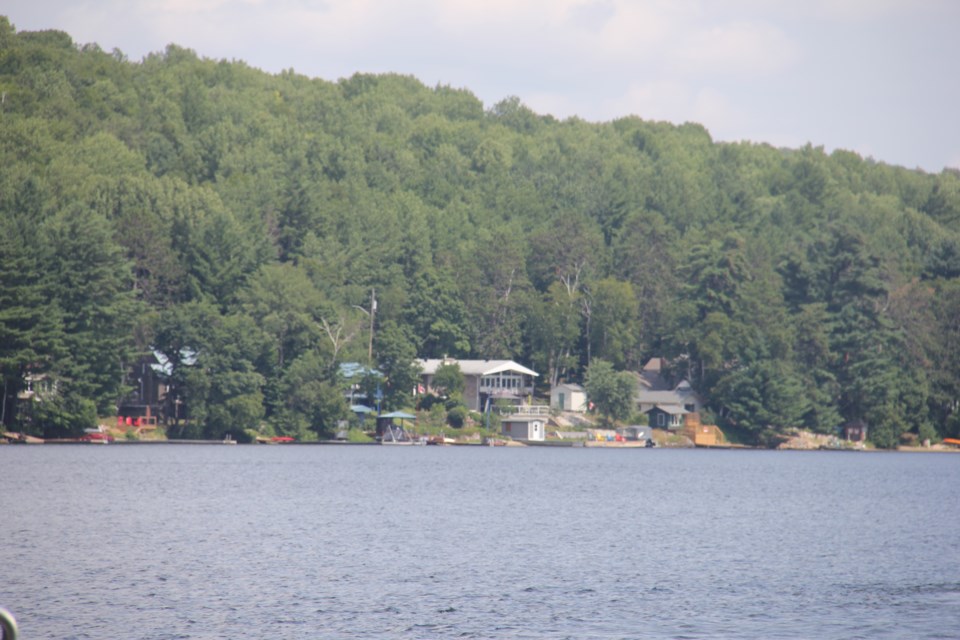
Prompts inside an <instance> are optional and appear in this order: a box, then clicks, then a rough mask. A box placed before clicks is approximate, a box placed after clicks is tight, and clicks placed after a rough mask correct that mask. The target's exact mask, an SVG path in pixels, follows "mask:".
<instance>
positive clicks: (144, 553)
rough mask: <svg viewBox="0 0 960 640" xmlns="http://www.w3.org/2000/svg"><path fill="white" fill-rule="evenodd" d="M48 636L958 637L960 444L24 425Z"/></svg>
mask: <svg viewBox="0 0 960 640" xmlns="http://www.w3.org/2000/svg"><path fill="white" fill-rule="evenodd" d="M0 469H2V470H3V471H4V477H5V479H6V482H5V490H4V491H3V492H0V513H2V514H3V517H2V519H0V534H2V538H3V540H4V544H3V546H2V547H0V606H6V607H7V608H9V609H11V610H12V611H14V613H15V614H16V615H17V618H18V621H19V623H20V627H21V636H22V637H23V638H98V639H101V638H116V639H121V638H122V639H127V638H151V639H161V638H164V639H165V638H264V637H271V638H291V639H292V638H297V639H299V638H326V637H338V638H380V637H382V638H390V637H404V638H447V637H461V638H491V637H497V638H500V637H507V638H509V637H514V638H565V637H569V638H586V637H591V638H594V637H611V638H620V637H665V638H676V637H684V638H699V637H740V638H743V637H747V638H769V637H793V638H801V637H803V638H806V637H818V638H824V637H827V638H829V637H834V638H849V637H891V638H898V637H950V636H951V635H953V634H955V633H956V630H957V629H960V613H958V612H960V607H958V605H960V559H958V558H960V554H957V553H955V552H954V551H953V550H954V549H955V544H956V541H955V536H956V532H957V531H958V530H960V526H958V525H960V510H958V509H957V507H956V504H957V503H956V499H955V496H954V490H955V488H956V487H957V486H958V480H960V456H952V455H936V454H882V453H878V454H857V453H839V452H838V453H827V452H819V453H803V452H761V451H699V450H698V451H676V450H666V449H655V450H629V451H613V450H597V449H562V450H557V449H543V448H529V449H513V448H508V449H503V448H484V447H476V448H468V447H403V448H400V447H323V446H277V447H256V446H236V447H217V446H210V447H186V446H151V447H146V446H126V445H124V446H112V447H89V446H87V447H84V446H42V447H0Z"/></svg>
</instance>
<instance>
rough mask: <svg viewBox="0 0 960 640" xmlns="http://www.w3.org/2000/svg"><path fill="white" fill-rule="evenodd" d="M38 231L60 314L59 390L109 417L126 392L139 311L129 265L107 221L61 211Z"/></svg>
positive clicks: (79, 213) (70, 211)
mask: <svg viewBox="0 0 960 640" xmlns="http://www.w3.org/2000/svg"><path fill="white" fill-rule="evenodd" d="M43 232H44V234H43V238H44V242H45V244H46V246H47V247H48V254H47V255H48V257H47V266H48V268H49V271H48V273H49V284H48V287H49V291H50V294H51V296H52V298H53V300H54V301H55V303H56V305H57V306H58V307H59V309H60V312H61V314H62V318H63V336H64V348H65V352H66V353H67V354H69V355H68V356H67V357H64V358H63V359H61V360H60V362H59V364H58V369H59V370H60V375H61V383H62V388H61V391H62V392H63V393H65V394H67V395H73V394H75V395H77V396H78V397H80V398H87V399H90V400H93V402H94V403H95V404H96V407H97V411H98V412H99V413H100V414H101V415H111V414H112V413H113V412H114V411H115V410H116V403H117V402H118V401H119V400H120V398H121V397H122V396H123V395H125V392H126V389H125V388H124V385H123V378H124V372H125V367H126V364H127V363H129V362H131V361H132V360H133V354H134V341H133V333H132V329H133V327H134V325H135V321H136V319H137V315H138V313H139V312H140V310H141V307H140V306H139V305H138V304H137V302H136V300H135V299H134V294H133V289H132V286H131V280H132V278H131V271H130V265H129V263H128V262H127V261H126V260H125V259H124V257H123V253H122V250H121V249H120V248H119V247H118V246H117V245H116V244H115V243H114V241H113V238H112V233H111V230H110V225H109V223H108V222H107V221H106V220H105V219H104V218H102V217H101V216H98V215H95V214H91V213H90V212H88V211H84V210H79V209H75V208H74V209H69V210H66V211H63V212H61V213H59V214H58V215H56V216H55V217H53V218H51V219H50V220H49V221H47V223H46V224H45V225H44V228H43Z"/></svg>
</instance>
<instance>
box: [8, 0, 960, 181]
mask: <svg viewBox="0 0 960 640" xmlns="http://www.w3.org/2000/svg"><path fill="white" fill-rule="evenodd" d="M0 15H6V16H7V17H8V18H9V19H10V22H11V23H13V25H14V26H15V27H16V29H17V30H18V31H35V30H41V29H59V30H62V31H65V32H67V33H68V34H70V36H71V37H72V38H73V40H74V42H76V43H78V44H87V43H96V44H98V45H99V46H100V47H101V48H102V49H104V50H106V51H113V50H114V49H118V50H120V51H121V52H123V53H124V54H125V55H126V56H127V58H128V59H129V60H131V61H139V60H141V59H142V58H143V57H144V56H145V55H147V54H149V53H153V52H159V51H163V49H164V48H165V47H166V46H167V45H168V44H176V45H179V46H181V47H187V48H190V49H193V50H194V51H195V52H196V53H197V54H198V55H200V56H202V57H206V58H213V59H217V60H221V59H225V60H242V61H244V62H246V63H247V64H249V65H250V66H253V67H257V68H259V69H262V70H264V71H267V72H270V73H278V72H280V71H284V70H289V69H293V70H294V71H296V72H297V73H301V74H304V75H307V76H310V77H318V78H323V79H326V80H331V81H336V80H338V79H340V78H346V77H349V76H351V75H353V74H354V73H357V72H363V73H386V72H394V73H401V74H407V75H412V76H415V77H416V78H418V79H419V80H421V81H422V82H423V83H424V84H426V85H427V86H431V87H432V86H436V85H438V84H439V85H448V86H451V87H455V88H463V89H467V90H469V91H471V92H472V93H473V94H474V95H476V96H477V97H478V98H479V99H481V100H482V101H483V103H484V105H485V106H486V107H487V108H489V107H491V106H493V105H494V104H496V103H497V102H499V101H500V100H502V99H504V98H507V97H510V96H517V97H518V98H519V99H520V101H521V102H522V103H523V104H525V105H526V106H528V107H529V108H530V109H532V110H533V111H535V112H537V113H540V114H551V115H553V116H555V117H557V118H560V119H566V118H568V117H573V116H576V117H579V118H582V119H584V120H588V121H591V122H606V121H610V120H613V119H616V118H619V117H623V116H629V115H636V116H639V117H641V118H643V119H645V120H663V121H668V122H673V123H676V124H681V123H683V122H698V123H700V124H702V125H703V126H705V127H706V128H707V130H708V131H709V132H710V134H711V136H712V137H713V139H714V140H717V141H729V142H734V141H741V140H748V141H751V142H757V143H769V144H772V145H774V146H777V147H790V148H797V147H801V146H803V145H805V144H808V143H810V144H812V145H813V146H815V147H820V146H822V147H824V149H825V150H826V151H827V152H831V151H833V150H835V149H846V150H849V151H854V152H856V153H858V154H860V155H861V156H863V157H864V158H873V159H874V160H876V161H878V162H885V163H888V164H894V165H900V166H904V167H907V168H909V169H915V168H919V169H922V170H924V171H927V172H930V173H939V172H940V171H941V170H943V169H944V168H945V167H950V168H955V169H960V73H958V62H960V37H958V36H957V29H958V28H960V2H958V1H957V0H394V1H390V0H4V2H3V3H2V5H0Z"/></svg>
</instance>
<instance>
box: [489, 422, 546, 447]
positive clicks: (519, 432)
mask: <svg viewBox="0 0 960 640" xmlns="http://www.w3.org/2000/svg"><path fill="white" fill-rule="evenodd" d="M544 425H545V423H544V419H543V418H541V417H539V416H509V417H505V418H503V419H502V420H501V421H500V433H502V434H503V435H505V436H510V437H511V438H513V439H514V440H528V441H529V440H533V441H535V442H542V441H543V439H544V433H545V431H544Z"/></svg>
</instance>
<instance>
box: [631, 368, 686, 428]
mask: <svg viewBox="0 0 960 640" xmlns="http://www.w3.org/2000/svg"><path fill="white" fill-rule="evenodd" d="M662 369H663V358H651V359H650V361H649V362H647V364H646V365H645V366H644V367H643V371H641V372H640V373H639V374H637V394H636V397H635V398H636V402H637V405H638V408H639V410H640V412H641V413H647V412H648V411H650V410H651V409H653V408H654V407H657V406H659V407H678V408H681V409H683V410H684V411H686V412H687V413H699V412H700V411H701V410H702V409H703V400H702V399H701V398H700V395H699V394H698V393H697V392H696V391H694V390H693V387H691V386H690V383H689V382H687V381H686V380H681V381H680V382H679V383H678V384H676V385H671V384H670V383H669V381H668V380H667V378H666V377H665V376H664V375H663V372H662ZM651 424H653V423H651Z"/></svg>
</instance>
